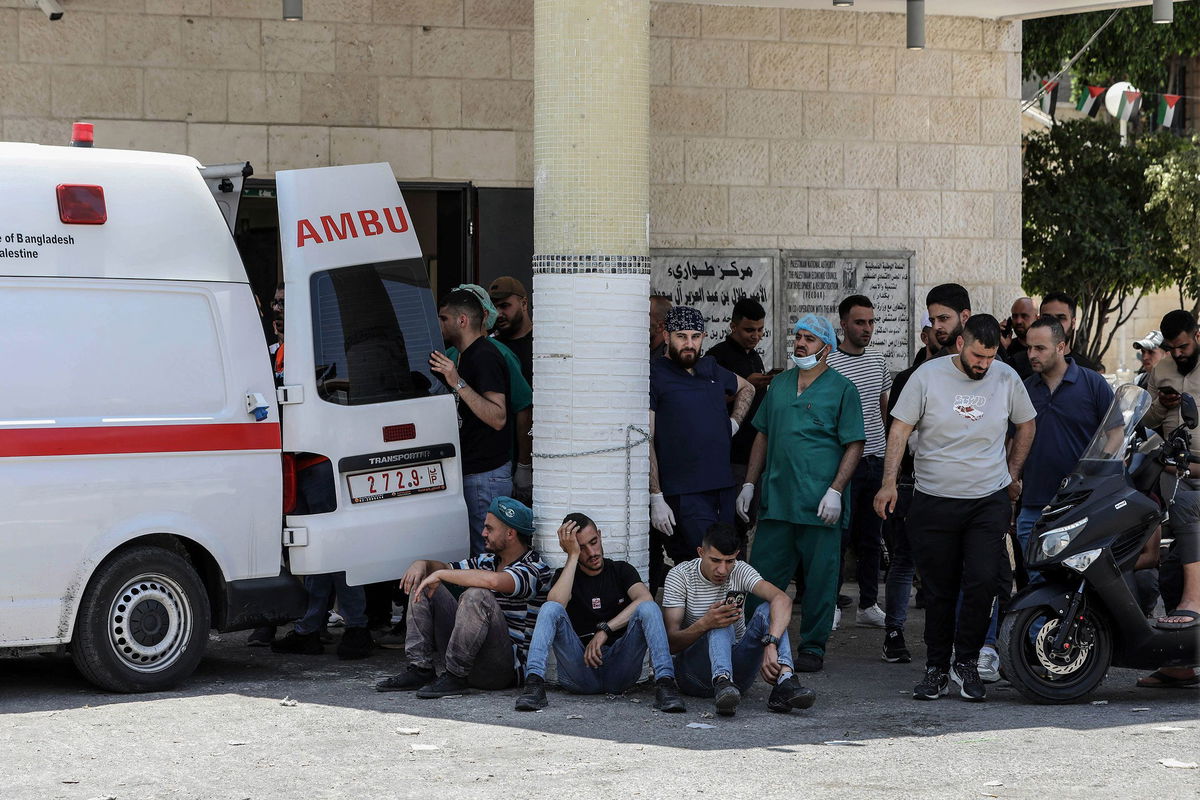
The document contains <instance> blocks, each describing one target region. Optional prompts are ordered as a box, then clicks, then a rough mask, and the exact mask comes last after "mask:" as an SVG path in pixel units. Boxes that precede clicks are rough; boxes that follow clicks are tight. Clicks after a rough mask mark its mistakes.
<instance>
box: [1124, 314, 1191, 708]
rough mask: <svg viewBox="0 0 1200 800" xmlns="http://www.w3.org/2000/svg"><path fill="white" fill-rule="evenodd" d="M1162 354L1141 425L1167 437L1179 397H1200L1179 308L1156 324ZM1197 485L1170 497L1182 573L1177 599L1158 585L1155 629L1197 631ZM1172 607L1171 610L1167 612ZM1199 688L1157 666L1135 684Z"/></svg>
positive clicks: (1184, 675)
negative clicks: (1162, 606) (1160, 611)
mask: <svg viewBox="0 0 1200 800" xmlns="http://www.w3.org/2000/svg"><path fill="white" fill-rule="evenodd" d="M1159 328H1160V330H1161V331H1162V336H1163V343H1162V349H1163V350H1165V351H1166V352H1167V354H1168V355H1169V356H1171V357H1170V358H1169V359H1167V358H1164V359H1163V360H1162V361H1160V362H1158V365H1157V366H1156V367H1155V368H1154V369H1153V370H1152V371H1151V372H1150V379H1149V380H1148V381H1147V386H1146V389H1147V390H1148V391H1149V392H1150V395H1151V397H1153V398H1154V403H1153V404H1152V405H1151V406H1150V410H1149V411H1147V412H1146V416H1144V417H1143V418H1142V424H1144V425H1146V426H1147V427H1151V428H1154V427H1158V426H1162V430H1163V431H1166V432H1169V431H1173V430H1175V428H1177V427H1178V426H1179V425H1181V424H1183V418H1182V414H1181V412H1180V404H1181V401H1182V398H1183V395H1184V394H1190V395H1191V396H1192V397H1200V370H1197V369H1196V363H1197V360H1200V327H1198V326H1197V324H1196V318H1195V317H1193V316H1192V315H1191V314H1190V313H1189V312H1187V311H1184V310H1183V309H1179V310H1177V311H1172V312H1171V313H1169V314H1167V315H1166V316H1165V317H1163V319H1162V323H1160V325H1159ZM1192 455H1193V456H1198V457H1200V435H1196V434H1195V433H1193V435H1192ZM1198 511H1200V481H1198V480H1196V479H1194V478H1189V479H1187V480H1185V481H1184V483H1183V484H1182V485H1181V486H1180V491H1179V493H1178V494H1177V495H1176V498H1175V509H1174V511H1172V513H1171V533H1172V534H1173V535H1174V537H1175V542H1174V544H1172V545H1171V556H1170V558H1171V559H1172V560H1173V561H1175V560H1177V561H1178V562H1179V563H1180V564H1181V565H1182V568H1183V587H1182V596H1181V597H1180V598H1179V599H1178V601H1175V598H1174V597H1171V596H1170V595H1172V594H1173V592H1172V591H1171V590H1170V589H1168V588H1167V586H1166V585H1165V584H1166V581H1165V580H1164V586H1163V597H1164V599H1168V604H1167V608H1168V609H1171V610H1170V611H1169V612H1168V613H1167V614H1166V616H1163V617H1159V618H1158V620H1157V621H1156V622H1155V625H1156V627H1159V628H1163V629H1167V630H1177V629H1180V628H1193V627H1197V626H1200V518H1198V513H1197V512H1198ZM1172 607H1173V608H1172ZM1197 683H1200V678H1198V677H1197V675H1196V672H1195V670H1193V669H1188V668H1173V667H1161V668H1160V669H1158V670H1157V671H1156V672H1154V673H1153V674H1152V675H1150V676H1148V677H1145V678H1142V679H1141V680H1139V681H1138V686H1141V687H1143V688H1162V687H1177V686H1194V685H1196V684H1197Z"/></svg>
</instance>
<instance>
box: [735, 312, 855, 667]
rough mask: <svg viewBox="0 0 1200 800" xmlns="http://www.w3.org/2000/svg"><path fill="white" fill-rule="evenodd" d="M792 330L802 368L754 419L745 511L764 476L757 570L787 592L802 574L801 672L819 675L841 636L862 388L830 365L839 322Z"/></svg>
mask: <svg viewBox="0 0 1200 800" xmlns="http://www.w3.org/2000/svg"><path fill="white" fill-rule="evenodd" d="M792 332H793V333H794V334H795V343H794V346H793V354H792V362H793V364H794V365H795V366H794V367H793V368H792V369H789V370H787V371H786V372H783V373H782V374H780V375H778V376H777V377H776V378H775V379H774V380H773V381H771V385H770V386H769V387H768V388H767V396H766V398H765V399H764V400H763V402H762V405H761V407H760V408H759V409H758V413H757V414H755V415H754V420H753V424H754V427H755V429H757V430H758V435H757V436H756V437H755V439H754V446H753V449H752V450H751V452H750V464H749V466H748V469H747V472H746V483H745V484H744V485H743V486H742V490H741V493H740V494H739V495H738V498H737V511H738V513H739V514H742V515H745V514H747V513H748V511H749V507H750V501H751V499H752V498H753V497H754V484H755V482H756V481H757V480H758V479H759V476H761V477H762V484H761V500H762V505H761V510H760V511H759V515H758V530H757V533H756V534H755V537H754V546H753V549H752V550H751V552H750V564H751V566H753V567H754V568H755V569H756V570H758V571H759V573H760V574H761V575H762V577H763V578H764V579H765V580H767V581H769V582H771V583H773V584H774V585H775V586H777V587H779V588H780V589H783V590H785V591H786V590H787V586H788V583H789V582H790V581H791V579H792V576H793V575H795V574H796V568H797V567H799V568H800V569H801V570H802V571H803V572H802V574H803V576H804V590H803V593H802V596H801V597H800V609H801V617H800V636H799V643H798V644H797V646H796V659H795V668H796V671H798V672H817V671H818V670H820V669H821V668H822V666H824V659H825V643H826V642H827V641H828V640H829V633H830V631H831V630H832V629H833V611H834V608H835V607H836V605H837V585H838V574H837V573H838V564H839V551H840V548H841V530H842V528H843V527H844V526H846V525H847V524H848V523H849V516H850V498H849V496H846V497H843V496H842V495H843V492H846V491H848V486H849V483H850V478H851V477H852V476H853V475H854V468H855V466H856V465H857V464H858V461H859V459H860V458H861V457H862V452H863V443H864V441H865V439H866V436H865V434H864V432H863V415H862V404H861V403H860V402H859V398H858V390H857V389H856V388H854V384H853V383H851V382H850V381H849V380H847V379H846V378H844V377H843V376H842V375H841V374H839V373H838V372H837V370H833V369H830V368H829V366H828V365H827V364H826V363H825V357H826V356H827V355H829V352H830V351H831V350H832V349H833V348H834V347H836V346H837V338H836V336H835V335H834V332H833V324H832V323H830V321H829V320H827V319H824V318H822V317H818V316H816V315H815V314H805V315H804V316H803V317H801V318H800V321H799V322H797V323H796V325H795V327H794V328H793V329H792ZM743 518H744V516H743Z"/></svg>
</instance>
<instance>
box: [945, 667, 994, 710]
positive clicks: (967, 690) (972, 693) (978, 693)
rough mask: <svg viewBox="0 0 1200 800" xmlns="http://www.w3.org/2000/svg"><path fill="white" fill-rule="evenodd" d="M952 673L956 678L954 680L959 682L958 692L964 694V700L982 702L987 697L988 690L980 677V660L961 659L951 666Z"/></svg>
mask: <svg viewBox="0 0 1200 800" xmlns="http://www.w3.org/2000/svg"><path fill="white" fill-rule="evenodd" d="M950 675H951V677H953V678H954V682H955V683H957V684H958V687H959V691H958V693H959V694H960V695H962V697H963V699H964V700H970V701H971V702H973V703H981V702H983V701H984V700H986V699H987V690H986V689H984V688H983V681H982V680H980V678H979V662H978V661H975V660H974V659H972V660H970V661H959V662H957V663H955V665H954V666H953V667H951V668H950Z"/></svg>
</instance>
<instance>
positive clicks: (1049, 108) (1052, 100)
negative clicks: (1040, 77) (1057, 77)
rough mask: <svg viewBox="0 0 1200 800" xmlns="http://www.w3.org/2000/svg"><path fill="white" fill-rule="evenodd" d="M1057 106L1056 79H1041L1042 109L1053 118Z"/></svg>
mask: <svg viewBox="0 0 1200 800" xmlns="http://www.w3.org/2000/svg"><path fill="white" fill-rule="evenodd" d="M1057 107H1058V81H1042V111H1044V112H1046V114H1047V115H1048V116H1049V117H1050V118H1051V119H1054V109H1055V108H1057Z"/></svg>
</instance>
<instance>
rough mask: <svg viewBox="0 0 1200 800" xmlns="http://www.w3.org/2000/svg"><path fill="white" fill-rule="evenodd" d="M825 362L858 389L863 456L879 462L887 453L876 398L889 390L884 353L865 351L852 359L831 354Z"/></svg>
mask: <svg viewBox="0 0 1200 800" xmlns="http://www.w3.org/2000/svg"><path fill="white" fill-rule="evenodd" d="M826 361H827V362H828V364H829V366H831V367H833V368H834V369H836V370H837V371H838V372H840V373H841V374H842V375H844V376H845V377H846V378H848V379H849V381H850V382H851V383H853V384H854V387H855V388H856V389H858V399H859V400H861V401H862V412H863V428H864V429H865V430H866V434H867V443H866V445H865V446H864V447H863V455H865V456H879V457H880V458H882V457H883V455H884V452H885V451H886V450H887V436H886V435H885V433H884V430H883V416H882V415H881V414H880V412H879V398H880V396H881V395H882V394H883V393H884V392H889V391H891V389H892V373H891V372H889V371H888V368H887V362H886V361H885V360H884V358H883V353H880V352H879V351H878V350H870V349H868V350H864V351H863V353H862V354H861V355H857V356H855V355H850V354H849V353H843V352H842V351H841V350H834V351H833V352H831V353H830V354H829V356H828V358H827V359H826Z"/></svg>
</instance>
